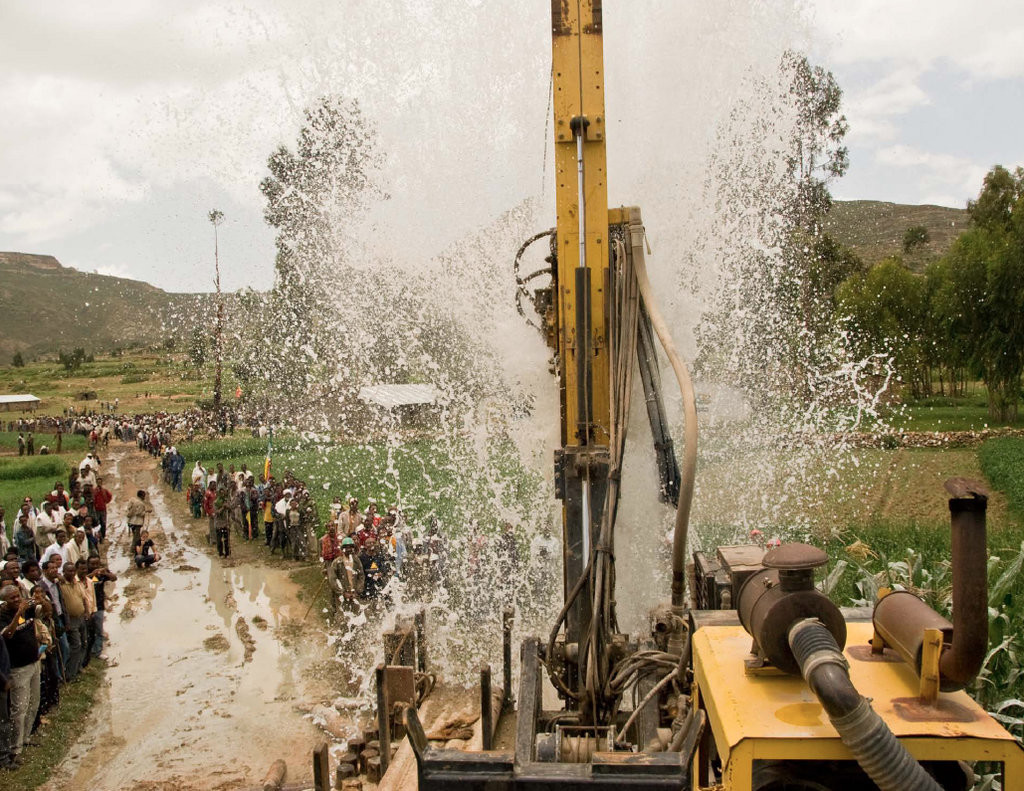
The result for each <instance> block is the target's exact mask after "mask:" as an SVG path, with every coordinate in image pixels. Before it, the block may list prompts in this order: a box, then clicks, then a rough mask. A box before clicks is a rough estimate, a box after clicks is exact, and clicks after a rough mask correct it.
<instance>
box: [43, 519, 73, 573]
mask: <svg viewBox="0 0 1024 791" xmlns="http://www.w3.org/2000/svg"><path fill="white" fill-rule="evenodd" d="M54 538H55V540H54V542H53V543H52V544H50V546H48V547H47V548H46V551H45V552H44V553H43V557H42V558H41V559H40V560H39V565H40V566H42V567H43V568H45V567H46V564H47V563H49V562H50V558H52V557H53V556H54V555H56V556H57V557H59V558H60V560H61V566H63V565H64V564H65V563H68V562H70V561H69V560H68V557H69V555H68V534H67V531H66V530H65V529H64V528H63V527H58V528H57V532H56V533H55V534H54Z"/></svg>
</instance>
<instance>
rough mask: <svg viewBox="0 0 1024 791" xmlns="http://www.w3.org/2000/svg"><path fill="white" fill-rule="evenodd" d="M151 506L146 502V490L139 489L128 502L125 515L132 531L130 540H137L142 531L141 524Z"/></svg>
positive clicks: (150, 510) (151, 508)
mask: <svg viewBox="0 0 1024 791" xmlns="http://www.w3.org/2000/svg"><path fill="white" fill-rule="evenodd" d="M152 511H153V507H152V506H151V505H150V504H149V503H147V502H146V492H145V490H144V489H139V490H138V491H137V492H136V493H135V497H134V498H133V499H132V500H131V502H129V503H128V508H126V509H125V517H126V518H127V519H128V527H129V528H130V529H131V531H132V541H138V538H139V534H140V533H141V532H142V525H143V524H144V523H145V521H146V514H149V513H152Z"/></svg>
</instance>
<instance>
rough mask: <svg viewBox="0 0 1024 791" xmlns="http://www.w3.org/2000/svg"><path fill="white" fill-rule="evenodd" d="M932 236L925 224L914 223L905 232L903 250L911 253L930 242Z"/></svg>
mask: <svg viewBox="0 0 1024 791" xmlns="http://www.w3.org/2000/svg"><path fill="white" fill-rule="evenodd" d="M929 239H930V236H929V235H928V229H927V228H925V227H924V226H923V225H912V226H910V227H909V228H907V230H905V231H904V232H903V252H904V253H910V252H912V251H913V250H914V249H915V248H917V247H922V246H924V245H926V244H928V241H929Z"/></svg>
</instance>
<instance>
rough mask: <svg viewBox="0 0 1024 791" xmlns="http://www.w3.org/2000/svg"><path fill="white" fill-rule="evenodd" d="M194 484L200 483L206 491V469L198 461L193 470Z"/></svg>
mask: <svg viewBox="0 0 1024 791" xmlns="http://www.w3.org/2000/svg"><path fill="white" fill-rule="evenodd" d="M192 483H198V484H199V485H200V486H201V487H202V488H203V489H204V490H205V489H206V468H205V467H204V466H203V465H202V463H200V462H198V461H197V462H196V466H195V467H193V468H192Z"/></svg>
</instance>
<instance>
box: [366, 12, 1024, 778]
mask: <svg viewBox="0 0 1024 791" xmlns="http://www.w3.org/2000/svg"><path fill="white" fill-rule="evenodd" d="M602 25H603V23H602V13H601V0H553V2H552V4H551V33H552V81H553V109H554V119H553V120H554V127H553V128H554V145H555V182H556V190H557V193H556V198H557V223H556V227H555V228H554V229H552V230H551V231H547V232H544V233H542V234H538V235H537V236H535V237H533V238H532V239H530V240H528V241H527V242H526V243H525V244H524V246H523V248H522V249H521V250H520V251H519V254H518V255H517V256H516V267H515V269H516V279H517V284H518V288H519V296H520V299H521V300H526V301H528V302H530V303H532V305H533V307H534V309H536V311H537V312H538V313H539V315H540V317H541V323H542V328H543V331H544V332H545V335H546V337H547V340H548V342H549V344H550V346H551V348H552V350H553V354H554V357H555V360H556V374H557V378H558V385H559V391H560V395H561V429H562V431H561V447H560V448H559V449H558V450H557V451H556V457H555V478H556V490H557V494H558V497H559V498H560V500H561V502H562V514H563V535H562V540H563V560H564V563H563V580H562V583H563V591H564V598H563V604H564V606H563V607H562V610H561V612H560V613H559V614H558V616H557V618H556V620H555V622H554V624H553V625H552V628H551V630H550V632H549V633H548V634H545V635H540V636H533V637H528V638H527V639H525V641H524V642H523V643H522V645H521V649H520V656H521V662H520V669H519V671H520V672H519V675H520V680H519V686H518V691H517V693H516V694H515V696H514V699H513V690H512V688H511V673H512V669H511V668H512V663H511V644H510V639H511V638H510V634H511V626H510V619H511V613H509V612H506V613H505V621H504V624H505V651H504V657H503V665H504V684H503V688H501V689H492V686H491V683H490V670H489V668H484V669H483V670H482V671H481V687H480V696H479V704H478V708H477V709H476V711H477V713H478V715H479V719H478V720H477V721H476V724H475V726H474V727H475V730H474V733H475V736H474V738H472V739H470V740H469V742H468V743H465V740H461V739H460V740H459V747H460V748H461V749H452V744H453V742H452V741H449V742H448V743H447V744H448V746H446V747H438V746H437V744H438V743H439V742H437V741H436V740H432V739H433V738H434V737H433V736H431V738H428V734H430V731H429V729H428V728H425V727H424V722H425V715H424V712H423V711H422V710H421V709H419V708H418V707H417V705H416V701H417V698H418V697H421V696H418V695H417V692H416V686H417V675H416V673H415V671H416V670H417V669H418V670H421V671H422V670H424V657H423V650H422V649H423V645H422V642H421V641H422V623H421V622H419V621H417V622H415V623H412V624H409V625H406V626H404V627H402V626H400V627H398V628H396V630H395V632H394V633H392V634H389V635H386V636H385V637H386V643H385V647H386V650H387V655H388V656H389V657H390V663H389V664H388V665H387V666H381V667H379V668H378V678H377V681H378V683H377V690H378V706H377V710H378V730H377V735H378V737H379V740H380V745H379V748H378V749H379V753H380V755H379V759H378V761H379V763H378V767H379V768H378V771H380V772H381V773H382V775H383V776H382V777H381V778H380V782H381V785H380V787H381V788H389V789H390V788H394V789H397V788H409V787H415V786H418V788H419V789H420V790H421V791H446V790H447V789H462V790H470V789H471V790H473V791H485V790H486V791H501V790H504V789H508V790H509V791H512V790H513V789H515V791H521V790H525V789H538V790H540V789H556V788H557V789H579V790H580V791H582V790H583V789H591V788H595V787H601V788H613V787H626V788H631V789H632V788H635V789H684V788H689V789H694V791H697V790H698V789H704V790H710V789H723V790H724V791H784V790H785V791H795V790H798V791H861V790H862V789H883V791H908V790H910V791H938V789H943V790H944V791H967V790H968V789H970V788H972V786H973V782H974V781H973V779H972V776H971V769H970V768H969V767H970V766H971V765H974V764H975V763H976V762H985V763H986V765H988V766H991V767H992V768H993V769H992V771H995V772H1001V773H1002V783H1003V788H1004V789H1024V752H1022V749H1021V747H1020V745H1019V744H1018V743H1017V742H1016V740H1015V739H1014V738H1013V737H1012V736H1011V735H1010V734H1009V733H1007V731H1006V730H1004V729H1003V728H1002V727H1001V726H1000V725H999V723H997V722H996V721H995V720H994V719H993V718H992V717H990V716H989V715H988V714H987V713H986V712H985V711H984V710H983V709H981V707H979V706H978V705H977V704H976V703H975V702H974V701H973V700H972V699H971V698H970V697H969V696H968V695H967V694H966V693H965V692H963V689H964V687H965V686H966V685H967V684H969V683H970V682H971V681H972V680H973V679H974V677H975V676H976V675H977V673H978V671H979V669H980V667H981V665H982V662H983V659H984V656H985V653H986V650H987V638H988V632H987V629H988V617H987V609H986V608H987V593H986V577H987V574H986V539H985V507H986V502H987V498H986V494H985V492H984V490H983V489H982V487H981V486H980V485H979V484H976V483H974V482H971V481H967V480H963V479H954V480H952V481H950V482H948V483H947V489H948V490H949V496H950V497H949V507H950V513H951V523H952V534H953V543H952V555H953V557H952V562H953V585H954V591H953V602H954V621H953V623H950V622H949V621H947V620H946V619H945V618H943V617H942V616H940V615H939V614H938V613H936V612H934V611H933V610H932V609H931V608H929V607H928V606H927V605H926V604H925V603H924V602H923V601H921V600H920V599H918V598H917V597H916V596H914V595H912V594H911V593H907V592H899V591H898V592H893V593H890V594H889V595H886V596H884V597H882V598H881V599H880V600H879V601H878V602H877V603H876V605H875V606H874V607H873V608H864V609H841V608H839V607H837V606H836V605H834V604H833V603H832V602H831V601H830V600H829V599H828V597H827V596H825V595H824V594H822V593H821V592H820V591H819V590H817V588H816V587H815V569H817V568H819V567H820V566H822V565H824V564H825V562H826V556H825V554H824V553H823V552H822V551H821V550H819V549H817V548H814V547H811V546H808V545H804V544H786V545H782V546H779V547H776V548H773V549H771V550H770V551H768V552H767V553H765V551H764V550H763V549H762V548H759V547H748V546H737V547H720V548H719V549H718V551H717V552H716V553H714V555H713V556H709V555H706V554H704V553H701V552H697V553H695V554H694V556H693V557H692V558H690V559H689V564H688V562H687V561H688V558H687V557H686V547H687V524H688V520H689V510H690V502H691V499H692V495H693V481H694V475H695V468H696V446H697V420H696V418H697V412H696V406H695V400H694V396H693V388H692V385H691V383H690V378H689V374H688V372H687V370H686V366H685V365H684V364H683V361H682V360H681V359H680V356H679V355H678V354H677V352H676V350H675V349H674V348H673V345H672V340H671V336H670V333H669V331H668V328H667V326H666V325H665V322H664V320H663V319H662V317H661V316H660V314H659V312H658V309H657V304H656V301H655V299H654V296H653V294H652V292H651V287H650V283H649V281H648V278H647V273H646V263H645V249H644V248H645V244H644V227H643V224H642V221H641V215H640V210H639V209H638V208H635V207H629V208H618V209H609V207H608V200H607V168H606V153H605V152H606V149H605V143H606V129H607V124H606V116H605V108H604V60H603V44H602ZM541 240H546V241H547V242H548V244H549V246H550V254H549V255H548V257H547V262H548V264H549V266H546V267H545V268H544V269H543V270H541V271H539V272H535V273H532V274H525V275H524V274H523V273H522V272H520V270H519V265H520V262H521V260H522V256H523V252H524V250H525V249H526V247H527V246H528V245H529V244H532V243H534V242H537V241H541ZM542 275H543V276H544V277H546V278H548V279H547V281H543V280H541V281H539V282H546V284H545V285H544V286H543V287H540V288H532V283H533V281H534V279H535V278H539V277H540V276H542ZM656 342H660V344H661V346H662V349H663V352H664V354H665V356H666V358H667V359H668V361H669V363H670V364H671V367H672V369H673V373H674V375H675V378H676V379H677V380H678V383H679V386H680V388H681V390H682V394H683V403H684V406H685V410H684V416H685V431H686V433H685V437H684V441H683V443H682V463H681V464H680V465H677V462H676V455H675V452H674V449H673V445H672V440H671V438H670V435H669V432H668V429H667V424H666V418H665V410H664V406H663V403H662V400H661V394H660V373H659V371H658V363H657V353H656V348H655V344H656ZM637 373H639V375H640V377H641V380H642V384H643V388H644V392H645V396H646V402H647V408H648V416H649V418H650V422H651V427H652V430H653V434H654V439H655V450H656V453H657V457H658V468H659V472H660V476H661V480H660V484H661V485H660V492H659V495H660V497H661V498H662V500H663V501H666V502H671V503H674V504H675V505H676V508H677V516H676V523H675V533H674V541H673V551H672V582H671V592H670V598H669V601H667V602H665V603H662V604H661V605H660V606H655V605H658V602H656V601H652V602H651V604H652V617H651V624H652V628H651V631H650V635H649V637H648V638H647V639H645V640H640V641H637V640H635V639H633V638H631V637H630V636H628V635H626V634H623V633H622V632H621V631H620V630H619V628H618V624H617V622H616V615H615V596H614V592H615V584H616V579H615V522H616V512H617V507H618V502H619V485H620V471H621V465H622V459H623V450H624V447H625V441H626V434H627V424H628V416H629V412H630V396H631V393H632V389H633V387H632V386H633V377H634V375H635V374H637ZM688 565H689V572H688V570H687V566H688ZM688 580H689V588H690V591H689V595H688V596H687V592H686V591H687V582H688ZM627 584H630V585H632V586H634V587H640V586H641V585H642V581H633V580H630V581H628V583H627ZM466 694H471V693H466ZM398 737H402V746H401V747H400V748H399V749H398V750H397V752H395V751H394V744H395V743H396V742H397V741H398Z"/></svg>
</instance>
